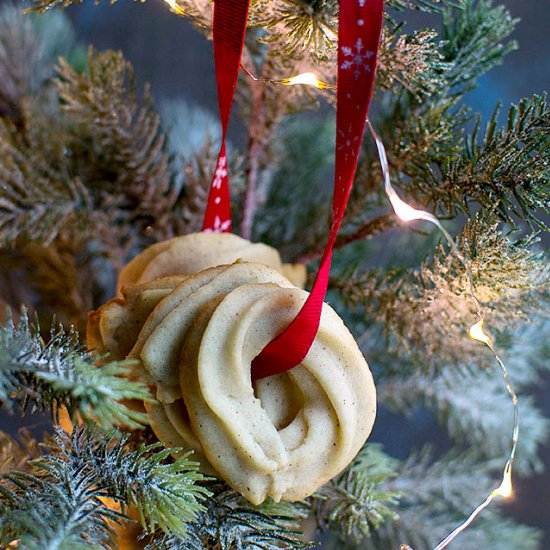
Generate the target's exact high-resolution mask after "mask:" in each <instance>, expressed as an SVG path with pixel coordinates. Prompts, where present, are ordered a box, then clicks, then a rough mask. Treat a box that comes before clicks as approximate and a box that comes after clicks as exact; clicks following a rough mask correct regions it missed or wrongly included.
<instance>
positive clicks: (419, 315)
mask: <svg viewBox="0 0 550 550" xmlns="http://www.w3.org/2000/svg"><path fill="white" fill-rule="evenodd" d="M532 244H533V239H527V240H524V241H520V242H519V243H516V244H513V243H512V242H511V241H509V239H508V238H507V237H506V236H504V235H503V234H502V233H501V232H500V231H499V229H498V223H497V222H496V221H495V220H494V217H491V216H489V217H484V216H482V215H478V216H476V218H475V219H474V220H473V221H471V222H470V223H468V224H467V225H466V226H465V227H464V230H463V232H462V235H461V237H460V240H459V242H458V246H459V248H460V250H461V253H462V255H463V256H464V257H465V258H466V261H467V262H468V263H469V266H470V269H471V272H472V275H473V282H474V290H475V293H476V296H477V298H478V299H479V300H480V302H481V304H482V307H483V309H484V313H485V317H486V320H487V323H488V325H489V326H491V327H493V328H494V329H495V330H503V329H505V328H508V327H511V326H513V325H515V324H516V323H517V322H518V320H520V319H522V320H526V319H527V318H528V316H529V315H530V314H531V313H532V312H534V311H536V310H537V309H540V308H541V307H542V306H541V305H540V303H541V302H544V301H546V300H548V297H549V291H550V273H549V271H548V267H547V263H546V261H545V258H544V257H543V256H542V255H540V254H539V253H537V252H533V251H531V250H530V247H531V246H532ZM331 286H332V287H333V288H335V289H336V290H338V291H339V293H340V295H341V297H342V299H343V300H344V302H345V303H347V304H348V305H349V306H350V307H351V308H352V309H355V310H356V311H358V312H359V313H360V314H361V315H362V316H364V317H365V319H371V320H377V321H378V322H380V323H381V325H382V326H383V329H384V332H385V334H386V337H387V344H388V346H389V348H390V349H391V350H394V351H395V352H398V353H399V354H400V356H402V357H408V358H409V359H412V360H414V361H416V360H418V362H419V364H420V365H422V366H423V367H424V368H427V367H433V368H435V369H437V368H438V366H441V365H449V364H454V365H461V364H462V363H463V360H464V357H465V356H467V357H469V358H471V361H472V362H475V361H480V362H481V364H486V362H487V361H489V360H491V354H489V353H488V352H486V350H484V349H483V348H481V347H480V346H479V345H478V344H477V343H476V342H474V341H473V340H471V339H470V338H468V337H467V331H468V328H469V327H470V326H471V325H472V324H473V322H474V321H475V314H474V303H473V300H472V298H471V295H470V290H469V282H468V277H467V274H466V271H465V269H464V266H463V265H462V264H461V263H460V262H459V261H458V260H457V259H456V258H455V257H454V256H453V255H449V253H448V251H447V250H446V249H445V248H443V247H441V246H440V247H439V248H438V249H437V251H436V253H435V256H434V258H433V260H431V261H430V262H425V263H424V264H423V265H422V267H421V269H420V271H418V272H414V273H413V274H412V275H411V274H410V272H409V270H392V269H390V270H388V271H386V272H382V271H375V272H371V271H361V270H355V271H354V272H349V270H348V271H347V272H345V273H343V274H341V275H337V276H335V277H334V278H333V280H332V282H331ZM537 304H539V305H537ZM413 319H414V320H415V322H411V320H413Z"/></svg>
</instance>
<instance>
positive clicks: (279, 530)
mask: <svg viewBox="0 0 550 550" xmlns="http://www.w3.org/2000/svg"><path fill="white" fill-rule="evenodd" d="M207 487H208V489H209V490H210V491H211V492H212V493H213V496H212V497H211V498H209V499H208V501H207V502H206V509H205V510H204V511H202V512H200V513H199V515H198V516H197V521H196V522H195V523H193V524H191V525H190V526H189V531H188V534H187V536H186V537H185V538H182V537H178V536H173V535H162V534H159V535H158V536H157V537H156V538H155V539H154V540H153V541H152V542H151V543H150V544H149V545H148V546H147V547H146V550H204V549H205V548H211V549H216V550H234V549H235V548H243V549H244V548H246V549H250V550H267V549H269V548H284V549H287V550H290V549H296V550H298V549H301V548H310V547H314V546H316V545H315V544H312V543H307V542H304V541H303V540H302V539H301V536H300V535H301V532H300V522H301V520H302V519H304V518H305V517H306V515H307V506H306V505H305V504H304V503H300V502H295V503H286V502H285V503H284V502H281V503H278V504H275V503H269V502H268V503H265V504H263V505H261V506H253V505H251V504H250V503H249V502H247V501H246V500H245V499H243V498H242V497H241V496H240V495H239V494H238V493H236V492H235V491H233V490H232V489H229V488H228V487H227V486H226V485H224V484H223V483H221V482H213V483H211V484H209V485H207Z"/></svg>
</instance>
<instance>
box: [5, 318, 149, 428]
mask: <svg viewBox="0 0 550 550" xmlns="http://www.w3.org/2000/svg"><path fill="white" fill-rule="evenodd" d="M126 370H127V366H126V364H125V363H124V362H119V363H107V364H105V365H103V366H101V367H96V366H95V365H94V360H93V359H92V357H91V355H90V353H89V352H88V351H86V350H85V349H84V348H83V347H82V345H81V344H80V343H79V341H78V335H77V334H76V333H75V332H74V331H73V330H70V331H69V332H66V331H65V330H64V328H63V327H61V326H60V327H56V326H55V325H54V326H52V329H51V331H50V339H49V341H48V342H44V341H43V340H42V338H41V336H40V331H39V327H38V326H37V325H31V324H30V323H29V320H28V317H27V315H26V313H25V312H23V314H22V317H21V319H20V321H19V323H18V324H17V325H16V324H15V322H14V321H13V319H11V318H9V319H8V321H7V323H6V325H5V326H3V327H0V404H2V405H3V406H4V407H6V408H7V409H8V410H11V408H12V405H11V400H12V399H16V400H17V401H18V402H19V403H20V405H21V406H22V407H23V408H25V407H27V406H28V405H32V407H33V408H36V409H38V410H41V411H52V413H53V415H54V417H57V412H58V410H59V408H60V407H65V408H66V409H67V411H68V412H69V414H70V415H71V417H73V418H77V417H78V418H80V419H82V420H83V421H84V422H86V423H88V424H96V423H97V424H99V425H100V426H102V427H103V428H111V427H113V426H116V425H126V426H128V427H131V428H139V427H141V426H142V425H143V423H144V422H146V418H147V417H146V416H145V415H144V414H143V413H140V412H137V411H135V410H132V409H130V408H129V407H127V406H126V405H125V404H123V403H122V401H123V400H125V399H140V400H149V399H150V396H149V390H148V389H147V387H146V386H145V385H143V384H141V383H137V382H131V381H129V380H128V379H127V378H125V377H124V374H125V372H126Z"/></svg>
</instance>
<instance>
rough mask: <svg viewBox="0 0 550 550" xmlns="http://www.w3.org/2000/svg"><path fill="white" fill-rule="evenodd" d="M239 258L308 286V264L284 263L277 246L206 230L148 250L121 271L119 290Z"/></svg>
mask: <svg viewBox="0 0 550 550" xmlns="http://www.w3.org/2000/svg"><path fill="white" fill-rule="evenodd" d="M237 260H241V261H246V262H257V263H262V264H266V265H268V266H271V267H273V268H274V269H276V270H277V271H279V272H280V273H282V274H283V275H285V277H287V278H288V279H289V280H290V281H291V282H292V283H293V284H294V285H296V286H299V287H303V286H304V285H305V282H306V268H305V266H304V265H302V264H283V263H282V262H281V257H280V255H279V252H278V251H277V250H276V249H275V248H273V247H271V246H267V245H265V244H262V243H251V242H250V241H247V240H246V239H243V238H241V237H239V236H237V235H234V234H232V233H210V232H202V233H192V234H190V235H183V236H181V237H175V238H174V239H170V240H168V241H163V242H161V243H157V244H154V245H152V246H150V247H148V248H147V249H145V250H144V251H143V252H142V253H141V254H139V255H138V256H136V257H135V258H134V259H133V260H132V261H130V263H128V264H127V265H126V266H125V267H124V269H123V270H122V271H121V272H120V275H119V278H118V285H117V293H118V294H120V292H121V289H122V287H124V286H125V285H129V284H135V283H141V282H145V281H150V280H153V279H156V278H159V277H165V276H167V275H192V274H193V273H197V272H198V271H202V270H203V269H206V268H209V267H214V266H218V265H223V264H232V263H233V262H236V261H237Z"/></svg>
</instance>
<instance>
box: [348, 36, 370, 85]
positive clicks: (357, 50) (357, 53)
mask: <svg viewBox="0 0 550 550" xmlns="http://www.w3.org/2000/svg"><path fill="white" fill-rule="evenodd" d="M342 53H343V54H344V57H345V58H347V59H345V60H344V62H343V63H342V65H340V68H342V69H344V70H348V69H353V76H354V77H355V80H357V79H358V78H359V77H360V76H361V74H362V73H371V72H372V63H371V59H372V58H373V56H374V52H373V51H371V50H365V46H364V44H363V41H362V40H361V39H360V38H358V39H357V42H355V46H354V47H353V48H350V47H349V46H342Z"/></svg>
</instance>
